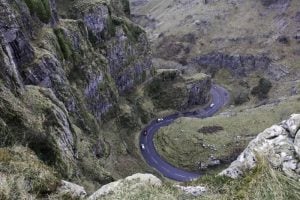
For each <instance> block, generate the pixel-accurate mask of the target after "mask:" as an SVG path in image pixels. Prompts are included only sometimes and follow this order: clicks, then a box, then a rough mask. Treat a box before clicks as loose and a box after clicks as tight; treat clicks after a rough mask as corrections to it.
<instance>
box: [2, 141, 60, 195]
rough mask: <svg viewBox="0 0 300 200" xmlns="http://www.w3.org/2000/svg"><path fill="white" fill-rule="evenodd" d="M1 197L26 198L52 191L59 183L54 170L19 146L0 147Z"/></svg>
mask: <svg viewBox="0 0 300 200" xmlns="http://www.w3.org/2000/svg"><path fill="white" fill-rule="evenodd" d="M0 174H1V176H0V177H1V182H2V183H3V184H0V197H1V199H28V198H30V197H35V198H36V197H39V198H41V197H43V196H47V195H48V194H50V193H52V192H54V191H55V190H56V187H57V186H58V184H59V179H58V177H57V174H56V172H55V171H53V170H52V169H51V168H49V167H48V166H46V165H45V164H44V163H42V162H41V161H39V160H38V158H37V156H36V155H35V154H34V153H33V152H32V151H31V150H29V149H27V148H25V147H21V146H14V147H10V148H0Z"/></svg>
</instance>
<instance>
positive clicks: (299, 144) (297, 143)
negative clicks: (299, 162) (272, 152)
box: [294, 130, 300, 157]
mask: <svg viewBox="0 0 300 200" xmlns="http://www.w3.org/2000/svg"><path fill="white" fill-rule="evenodd" d="M294 148H295V151H296V153H297V155H298V156H299V157H300V130H299V131H298V132H297V134H296V137H295V140H294Z"/></svg>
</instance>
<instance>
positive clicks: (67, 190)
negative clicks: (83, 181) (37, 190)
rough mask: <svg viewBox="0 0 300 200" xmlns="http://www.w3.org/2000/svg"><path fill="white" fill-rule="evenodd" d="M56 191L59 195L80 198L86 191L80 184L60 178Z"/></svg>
mask: <svg viewBox="0 0 300 200" xmlns="http://www.w3.org/2000/svg"><path fill="white" fill-rule="evenodd" d="M57 192H58V193H59V194H60V195H61V196H67V195H69V196H70V197H71V198H72V199H81V198H83V197H85V196H86V191H85V190H84V188H83V187H82V186H80V185H77V184H75V183H71V182H68V181H64V180H62V181H61V183H60V186H59V187H58V188H57Z"/></svg>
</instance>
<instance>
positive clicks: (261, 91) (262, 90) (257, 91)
mask: <svg viewBox="0 0 300 200" xmlns="http://www.w3.org/2000/svg"><path fill="white" fill-rule="evenodd" d="M271 88H272V83H271V81H269V80H268V79H266V78H261V79H260V80H259V84H258V86H256V87H254V88H253V89H252V91H251V94H252V95H254V96H257V97H258V98H259V99H265V98H267V97H268V93H269V91H270V90H271Z"/></svg>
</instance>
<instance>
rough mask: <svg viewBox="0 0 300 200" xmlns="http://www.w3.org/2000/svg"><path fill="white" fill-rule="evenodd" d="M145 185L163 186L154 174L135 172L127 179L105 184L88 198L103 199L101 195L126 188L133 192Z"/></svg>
mask: <svg viewBox="0 0 300 200" xmlns="http://www.w3.org/2000/svg"><path fill="white" fill-rule="evenodd" d="M145 186H146V187H154V186H156V187H157V186H158V187H159V186H162V182H161V180H160V179H158V178H157V177H155V176H154V175H152V174H134V175H132V176H129V177H127V178H125V179H121V180H118V181H115V182H112V183H109V184H107V185H104V186H103V187H102V188H100V189H99V190H98V191H96V192H95V193H94V194H92V195H91V196H90V197H89V198H88V200H97V199H101V197H104V196H109V195H113V194H114V193H118V192H120V191H122V190H124V189H126V190H128V191H130V192H133V191H134V190H139V189H141V188H142V187H145Z"/></svg>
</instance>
